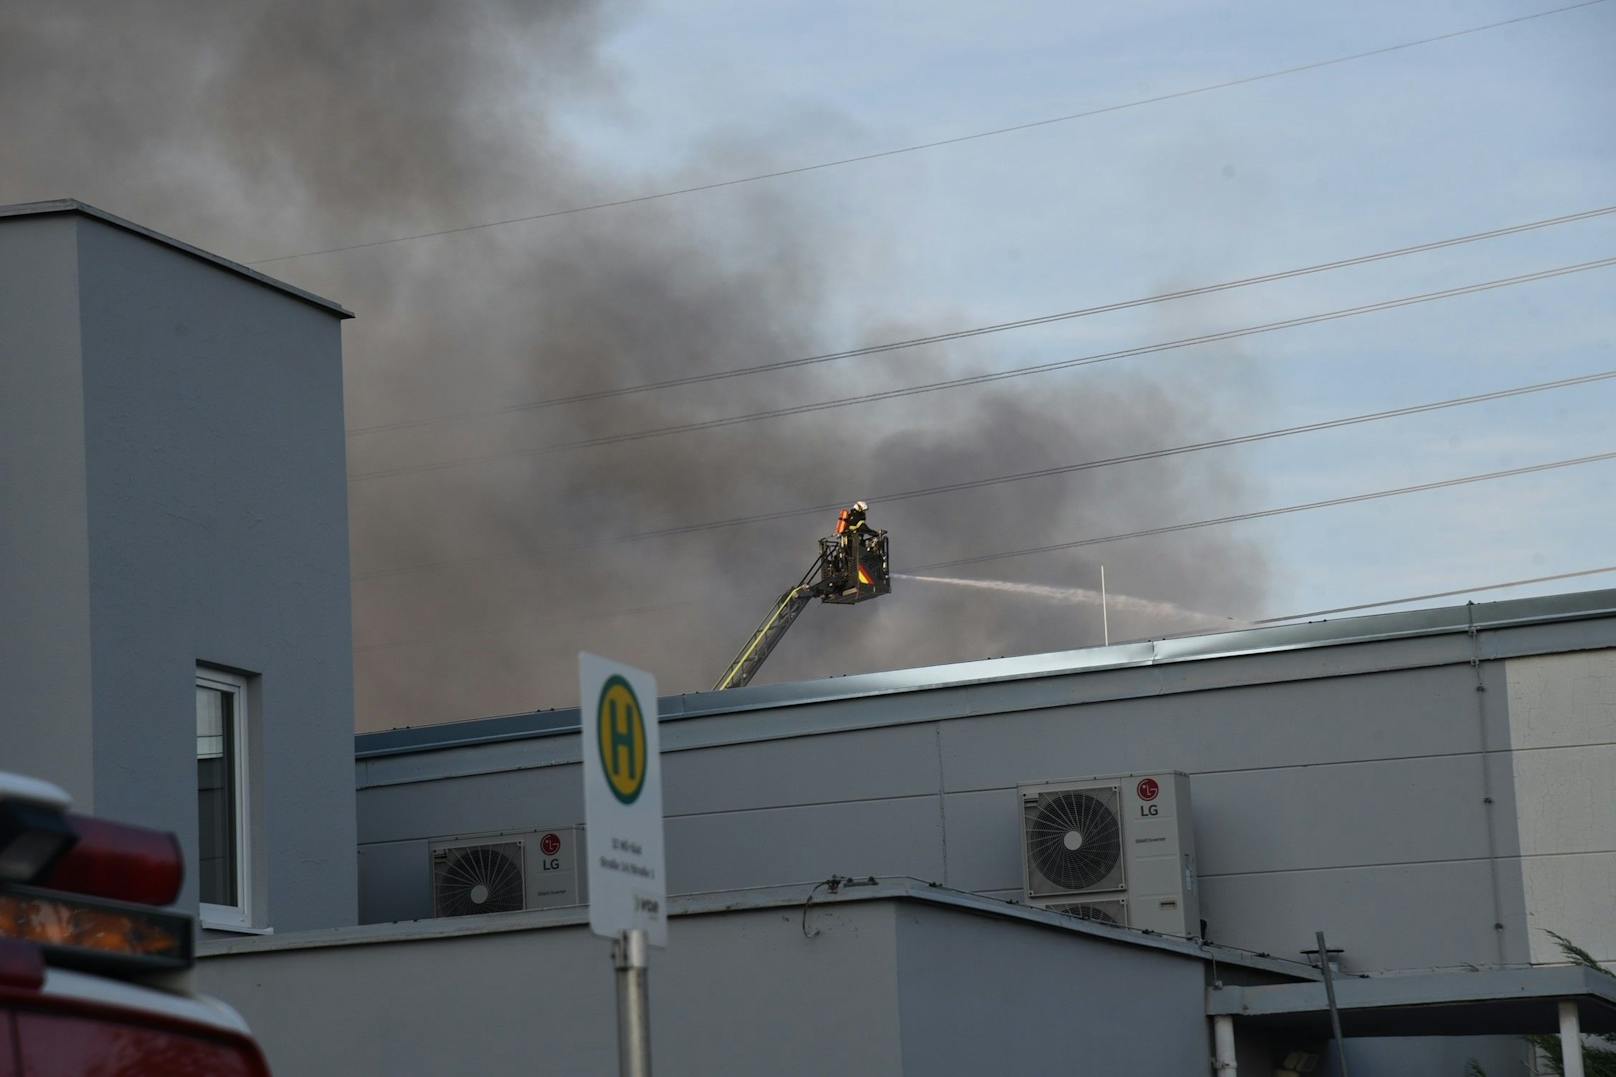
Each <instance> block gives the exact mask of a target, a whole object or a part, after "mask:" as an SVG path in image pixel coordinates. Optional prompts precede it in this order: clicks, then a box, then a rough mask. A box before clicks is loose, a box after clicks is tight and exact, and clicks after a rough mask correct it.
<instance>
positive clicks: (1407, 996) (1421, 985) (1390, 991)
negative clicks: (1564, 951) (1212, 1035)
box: [1206, 965, 1616, 1017]
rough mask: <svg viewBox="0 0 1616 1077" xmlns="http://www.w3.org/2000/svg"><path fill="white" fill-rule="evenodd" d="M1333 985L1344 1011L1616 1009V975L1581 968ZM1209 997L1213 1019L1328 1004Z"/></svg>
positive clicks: (1298, 988)
mask: <svg viewBox="0 0 1616 1077" xmlns="http://www.w3.org/2000/svg"><path fill="white" fill-rule="evenodd" d="M1334 986H1335V993H1336V1004H1337V1007H1338V1008H1339V1009H1341V1010H1368V1009H1383V1008H1388V1007H1402V1006H1431V1005H1445V1004H1449V1005H1451V1004H1463V1003H1475V1002H1487V1001H1493V1000H1519V999H1527V998H1572V997H1576V996H1582V995H1585V996H1589V997H1592V998H1597V999H1600V1000H1601V1001H1604V1002H1607V1003H1609V1004H1611V1005H1613V1006H1616V976H1613V975H1612V974H1610V973H1607V972H1601V971H1598V970H1595V969H1590V968H1586V967H1583V966H1579V965H1528V966H1521V965H1505V966H1498V967H1493V968H1477V969H1467V970H1465V971H1455V970H1424V971H1413V972H1410V971H1398V972H1393V973H1384V974H1374V975H1357V974H1345V975H1341V974H1338V975H1337V976H1336V977H1335V985H1334ZM1206 995H1207V1004H1206V1012H1207V1016H1209V1017H1217V1016H1221V1015H1230V1016H1235V1017H1257V1016H1276V1015H1284V1014H1299V1013H1316V1012H1319V1011H1322V1010H1325V1009H1327V1008H1328V1005H1329V1004H1328V1002H1327V1000H1326V999H1325V997H1324V994H1323V992H1321V991H1319V990H1318V989H1317V988H1316V987H1313V986H1311V985H1308V984H1260V985H1247V986H1226V987H1209V988H1208V989H1207V993H1206Z"/></svg>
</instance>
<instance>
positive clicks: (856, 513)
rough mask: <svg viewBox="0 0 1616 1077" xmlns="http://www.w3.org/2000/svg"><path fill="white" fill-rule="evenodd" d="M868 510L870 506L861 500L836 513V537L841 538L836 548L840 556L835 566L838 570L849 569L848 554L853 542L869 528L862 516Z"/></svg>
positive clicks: (850, 551) (845, 570)
mask: <svg viewBox="0 0 1616 1077" xmlns="http://www.w3.org/2000/svg"><path fill="white" fill-rule="evenodd" d="M869 511H870V506H868V505H866V504H865V503H864V502H862V501H855V502H853V504H852V507H851V508H845V509H843V510H842V511H841V512H840V513H839V514H838V515H837V517H836V537H837V538H838V539H840V540H841V542H840V544H839V545H838V548H837V553H838V554H839V555H840V556H839V557H838V558H837V562H838V563H837V566H836V567H837V569H838V570H839V571H842V572H847V571H849V568H848V566H849V563H850V559H849V557H848V555H849V554H850V553H852V552H853V543H855V542H857V541H858V540H859V537H860V536H862V535H864V534H865V533H866V531H868V530H869V529H868V528H867V527H866V526H865V523H864V517H865V515H866V514H867V513H868V512H869Z"/></svg>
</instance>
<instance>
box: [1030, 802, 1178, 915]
mask: <svg viewBox="0 0 1616 1077" xmlns="http://www.w3.org/2000/svg"><path fill="white" fill-rule="evenodd" d="M1018 791H1019V793H1020V795H1021V839H1022V840H1021V851H1022V864H1023V868H1024V871H1023V878H1024V885H1025V895H1024V896H1025V898H1026V902H1027V904H1029V905H1035V906H1038V907H1040V908H1045V909H1050V910H1052V911H1054V912H1063V913H1068V914H1070V915H1072V916H1077V917H1081V918H1082V919H1085V920H1093V921H1096V922H1098V923H1110V924H1116V925H1118V926H1119V927H1132V928H1141V929H1146V930H1150V931H1158V932H1160V933H1162V934H1164V935H1183V936H1198V935H1200V934H1201V911H1200V900H1199V897H1198V895H1197V893H1196V880H1195V830H1194V826H1193V821H1192V819H1191V816H1190V780H1189V776H1188V775H1186V774H1180V773H1178V772H1177V771H1165V772H1160V773H1156V774H1120V775H1114V776H1111V777H1103V778H1082V779H1074V780H1072V781H1064V782H1041V783H1038V784H1030V785H1022V786H1020V787H1019V790H1018Z"/></svg>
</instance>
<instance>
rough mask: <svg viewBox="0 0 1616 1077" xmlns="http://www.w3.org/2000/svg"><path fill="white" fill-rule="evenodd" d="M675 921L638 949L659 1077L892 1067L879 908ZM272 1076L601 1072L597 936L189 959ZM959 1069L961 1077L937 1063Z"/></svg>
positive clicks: (890, 972)
mask: <svg viewBox="0 0 1616 1077" xmlns="http://www.w3.org/2000/svg"><path fill="white" fill-rule="evenodd" d="M814 925H815V927H816V928H817V929H818V931H819V934H818V935H816V936H815V937H814V938H812V939H809V938H805V937H804V935H803V932H802V929H801V925H800V923H799V918H798V917H797V916H796V915H794V914H792V913H783V912H782V911H781V910H778V909H768V910H756V911H748V912H743V913H729V914H725V915H723V916H709V917H696V916H692V917H679V918H676V919H674V920H673V921H672V922H670V923H669V925H668V948H667V949H666V950H653V951H652V954H651V969H650V975H649V982H650V992H651V999H650V1003H651V1005H650V1008H651V1044H652V1049H653V1057H654V1061H655V1069H656V1072H657V1073H658V1074H659V1075H663V1077H681V1075H689V1077H709V1075H712V1074H753V1073H756V1074H764V1073H767V1074H775V1075H780V1077H790V1075H793V1074H801V1075H804V1077H807V1075H818V1074H824V1073H847V1074H899V1073H902V1072H903V1069H902V1063H901V1054H900V1047H899V1021H898V1006H897V986H896V984H897V979H896V944H895V941H894V926H893V913H892V909H891V906H890V905H885V904H876V903H872V904H869V905H840V906H836V907H834V908H827V909H822V910H818V911H816V913H815V920H814ZM197 978H198V981H199V986H200V988H201V989H202V990H204V991H207V992H210V993H212V994H216V995H218V996H219V997H221V998H224V999H225V1000H227V1001H229V1002H230V1003H231V1004H232V1005H233V1006H235V1007H236V1008H237V1009H239V1010H240V1011H241V1013H242V1014H243V1016H245V1017H246V1019H247V1021H248V1023H249V1024H250V1025H251V1026H252V1028H253V1031H254V1033H255V1034H256V1035H257V1036H258V1037H259V1039H260V1040H261V1042H262V1043H263V1044H264V1045H265V1049H266V1052H267V1054H268V1055H269V1062H270V1066H271V1067H272V1068H273V1069H274V1071H275V1072H276V1073H283V1074H298V1075H305V1077H326V1075H331V1077H338V1075H340V1077H368V1075H374V1077H396V1075H400V1074H474V1073H475V1074H516V1073H544V1074H552V1075H555V1077H596V1075H599V1074H603V1073H615V1072H616V1067H617V1039H616V1020H617V1007H616V999H615V996H614V993H613V992H614V977H613V972H612V966H611V960H610V957H609V943H608V942H607V941H606V940H605V939H601V938H598V937H596V936H594V935H591V934H590V933H589V930H588V928H587V927H584V926H577V927H567V928H550V929H545V930H535V931H523V932H504V933H500V934H487V935H470V936H459V937H450V938H437V939H418V940H414V941H407V942H396V943H385V944H373V945H365V946H345V947H335V948H321V949H294V950H280V951H272V952H268V953H255V954H243V955H236V956H228V957H209V958H204V959H203V961H202V962H201V964H200V965H199V967H198V971H197ZM951 1072H963V1071H957V1070H956V1071H951Z"/></svg>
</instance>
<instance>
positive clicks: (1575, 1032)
mask: <svg viewBox="0 0 1616 1077" xmlns="http://www.w3.org/2000/svg"><path fill="white" fill-rule="evenodd" d="M1560 1058H1561V1059H1562V1064H1561V1067H1560V1072H1561V1073H1563V1074H1565V1077H1583V1069H1582V1024H1581V1021H1580V1020H1579V1019H1578V1015H1577V1004H1576V1003H1575V1002H1572V1001H1570V1000H1569V999H1567V1000H1562V1001H1561V1002H1560Z"/></svg>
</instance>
